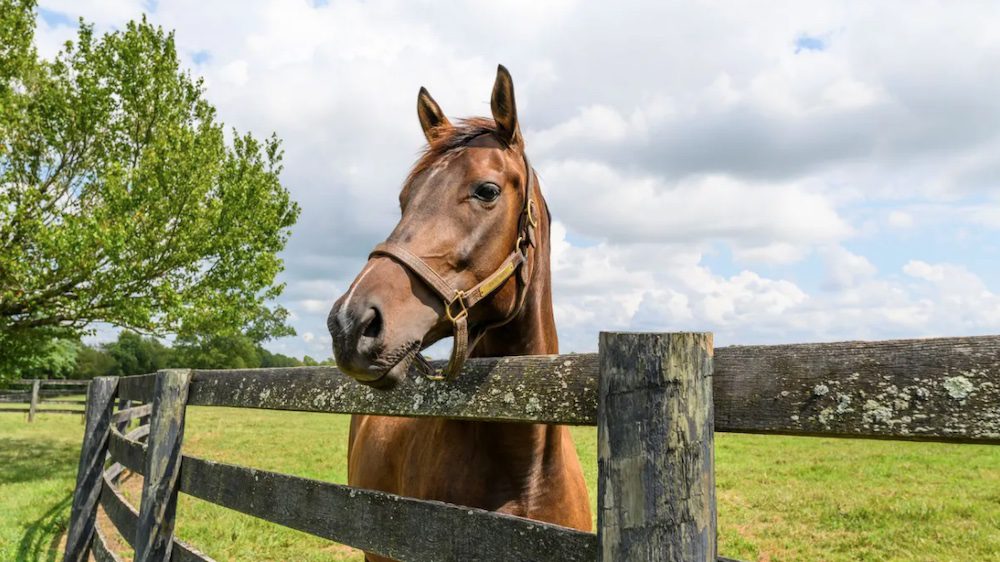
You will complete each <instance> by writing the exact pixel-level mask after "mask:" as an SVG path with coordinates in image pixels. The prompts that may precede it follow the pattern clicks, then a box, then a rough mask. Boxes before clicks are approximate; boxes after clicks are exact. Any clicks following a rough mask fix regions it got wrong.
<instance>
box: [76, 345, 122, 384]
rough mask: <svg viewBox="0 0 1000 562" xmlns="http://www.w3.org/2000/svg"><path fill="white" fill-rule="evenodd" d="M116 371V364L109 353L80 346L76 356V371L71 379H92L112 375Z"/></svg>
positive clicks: (87, 346)
mask: <svg viewBox="0 0 1000 562" xmlns="http://www.w3.org/2000/svg"><path fill="white" fill-rule="evenodd" d="M117 369H118V363H117V362H116V361H115V358H114V357H112V355H111V354H110V353H108V352H107V351H104V350H103V349H100V348H94V347H90V346H89V345H86V344H80V350H79V351H78V352H77V354H76V370H75V371H74V373H73V377H72V378H75V379H92V378H94V377H103V376H107V375H114V374H115V373H116V372H118V371H117Z"/></svg>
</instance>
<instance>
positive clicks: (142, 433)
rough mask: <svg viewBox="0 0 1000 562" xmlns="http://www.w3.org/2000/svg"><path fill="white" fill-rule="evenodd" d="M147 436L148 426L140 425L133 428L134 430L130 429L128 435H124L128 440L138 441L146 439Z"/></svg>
mask: <svg viewBox="0 0 1000 562" xmlns="http://www.w3.org/2000/svg"><path fill="white" fill-rule="evenodd" d="M147 435H149V424H146V425H140V426H137V427H135V428H134V429H132V430H131V431H129V432H128V433H126V434H125V437H128V438H129V439H134V440H136V441H138V440H139V439H142V438H143V437H146V436H147Z"/></svg>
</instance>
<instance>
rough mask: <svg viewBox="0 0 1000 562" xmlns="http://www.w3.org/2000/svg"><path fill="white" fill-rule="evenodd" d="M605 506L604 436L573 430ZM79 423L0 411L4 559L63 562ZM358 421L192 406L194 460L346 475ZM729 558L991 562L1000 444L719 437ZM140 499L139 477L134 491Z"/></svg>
mask: <svg viewBox="0 0 1000 562" xmlns="http://www.w3.org/2000/svg"><path fill="white" fill-rule="evenodd" d="M573 432H574V437H575V439H576V442H577V448H578V450H579V452H580V456H581V459H582V460H583V464H584V469H585V471H586V478H587V482H588V485H589V487H590V493H591V500H592V501H596V494H595V486H596V478H597V463H596V460H595V457H596V435H595V431H594V430H593V429H592V428H576V429H574V430H573ZM81 435H82V426H81V425H80V423H79V421H78V418H76V417H70V416H46V415H44V414H42V415H39V417H38V420H37V421H36V423H34V424H30V425H29V424H27V423H25V421H24V416H23V415H17V414H3V415H0V560H3V561H7V560H19V561H20V560H32V561H33V560H58V559H59V554H58V545H59V541H60V539H61V534H62V532H63V530H64V528H65V525H66V522H67V520H68V517H69V497H70V494H71V492H72V488H73V481H74V478H75V473H76V462H77V449H78V447H79V443H80V439H81ZM346 444H347V417H345V416H335V415H327V414H306V413H289V412H268V411H254V410H231V409H225V408H198V407H192V408H189V414H188V422H187V433H186V437H185V445H184V447H185V452H186V453H188V454H192V455H197V456H201V457H204V458H209V459H213V460H218V461H224V462H231V463H237V464H243V465H249V466H254V467H258V468H264V469H268V470H275V471H280V472H286V473H290V474H296V475H299V476H305V477H309V478H316V479H320V480H327V481H331V482H344V481H345V480H346V476H347V475H346V466H345V464H346V463H345V462H344V461H345V456H346ZM716 464H717V474H716V478H717V487H718V495H719V525H720V551H721V552H722V553H723V554H725V555H727V556H731V557H734V558H739V559H743V560H766V561H786V560H829V561H854V560H872V561H876V560H878V561H882V560H885V561H890V560H891V561H897V560H899V561H902V560H916V561H925V560H926V561H947V560H973V559H975V560H989V559H995V558H996V553H998V552H1000V531H998V529H1000V447H986V446H977V445H944V444H932V443H903V442H889V441H852V440H834V439H818V438H793V437H769V436H755V435H718V436H717V439H716ZM124 488H125V490H126V494H127V495H128V496H129V497H130V498H131V500H132V501H133V502H134V503H135V504H137V503H138V501H137V496H138V482H137V479H133V480H131V481H129V482H127V483H125V484H124ZM177 534H178V536H179V537H181V538H183V539H185V540H187V541H188V542H190V543H192V544H193V545H195V546H197V547H200V548H201V549H202V550H204V551H205V552H206V553H208V554H209V555H211V556H213V557H215V558H216V559H217V560H220V561H224V560H296V561H303V562H308V561H313V560H316V561H318V560H324V561H328V560H361V557H360V555H359V554H358V553H357V552H356V551H353V550H351V549H348V548H346V547H342V546H339V545H335V544H332V543H330V542H329V541H325V540H322V539H318V538H315V537H311V536H309V535H306V534H303V533H300V532H297V531H292V530H289V529H284V528H282V527H279V526H277V525H272V524H270V523H265V522H263V521H260V520H257V519H254V518H252V517H249V516H245V515H241V514H238V513H235V512H232V511H229V510H227V509H225V508H221V507H218V506H214V505H211V504H207V503H205V502H202V501H200V500H196V499H194V498H190V497H187V496H182V497H181V502H180V505H179V507H178V529H177Z"/></svg>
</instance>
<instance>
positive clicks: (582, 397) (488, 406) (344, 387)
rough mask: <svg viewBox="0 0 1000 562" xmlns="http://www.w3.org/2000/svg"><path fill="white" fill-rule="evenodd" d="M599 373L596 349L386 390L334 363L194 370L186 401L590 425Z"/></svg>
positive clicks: (511, 360)
mask: <svg viewBox="0 0 1000 562" xmlns="http://www.w3.org/2000/svg"><path fill="white" fill-rule="evenodd" d="M442 365H443V362H442ZM436 366H441V365H436ZM596 375H597V369H596V357H595V356H593V355H551V356H534V357H507V358H501V359H470V360H469V361H468V362H467V363H466V367H465V369H463V371H462V375H461V376H460V377H459V378H458V379H456V380H454V381H450V382H445V381H431V380H428V379H427V378H425V377H424V376H423V375H421V374H419V373H417V372H416V371H415V370H411V371H410V374H409V376H408V377H407V379H406V380H405V381H404V382H403V383H401V384H400V385H398V386H397V387H396V388H394V389H392V390H389V391H379V390H374V389H372V388H370V387H368V386H364V385H362V384H359V383H357V382H355V381H354V380H352V379H350V378H348V377H346V376H345V375H343V374H342V373H340V371H339V370H338V369H336V368H334V367H299V368H291V369H252V370H240V371H195V372H194V378H193V379H192V383H191V396H190V402H189V403H190V404H192V405H209V404H214V405H220V406H242V407H252V408H268V409H279V410H302V411H320V412H341V413H362V412H365V411H372V410H377V412H378V413H380V414H385V415H406V416H445V415H446V416H449V417H457V418H471V419H482V420H498V421H510V420H519V421H533V422H543V423H563V424H576V425H578V424H587V423H593V419H594V415H595V413H596V405H597V400H596V399H597V381H596Z"/></svg>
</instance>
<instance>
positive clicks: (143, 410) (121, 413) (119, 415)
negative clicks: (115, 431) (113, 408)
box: [111, 404, 153, 426]
mask: <svg viewBox="0 0 1000 562" xmlns="http://www.w3.org/2000/svg"><path fill="white" fill-rule="evenodd" d="M151 413H153V405H152V404H143V405H141V406H135V407H132V408H127V409H124V410H118V411H117V412H115V414H114V415H113V416H112V417H111V422H112V423H114V424H115V425H116V426H119V425H120V424H123V423H124V424H128V421H129V420H134V419H136V418H142V417H146V416H148V415H150V414H151Z"/></svg>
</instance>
